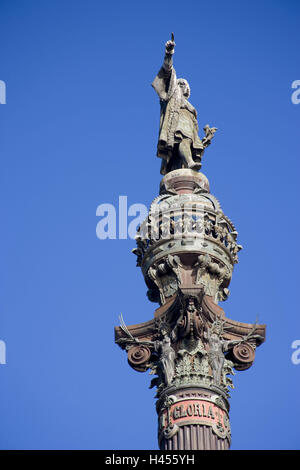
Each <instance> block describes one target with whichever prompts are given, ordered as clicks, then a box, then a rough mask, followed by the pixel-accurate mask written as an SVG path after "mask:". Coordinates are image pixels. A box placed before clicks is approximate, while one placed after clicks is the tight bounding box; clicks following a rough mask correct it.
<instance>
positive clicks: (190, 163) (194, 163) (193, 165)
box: [188, 161, 197, 170]
mask: <svg viewBox="0 0 300 470" xmlns="http://www.w3.org/2000/svg"><path fill="white" fill-rule="evenodd" d="M196 165H197V163H196V162H194V161H191V162H189V163H188V168H190V169H191V170H192V169H193V168H194V167H195V166H196Z"/></svg>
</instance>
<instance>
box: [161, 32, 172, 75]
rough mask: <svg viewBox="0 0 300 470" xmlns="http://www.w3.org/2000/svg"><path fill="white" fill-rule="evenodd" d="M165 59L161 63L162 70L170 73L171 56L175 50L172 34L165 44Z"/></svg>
mask: <svg viewBox="0 0 300 470" xmlns="http://www.w3.org/2000/svg"><path fill="white" fill-rule="evenodd" d="M165 46H166V49H165V57H164V62H163V69H164V70H165V71H166V72H167V73H170V72H171V70H172V67H173V54H174V50H175V42H174V34H173V33H172V39H170V40H169V41H167V42H166V45H165Z"/></svg>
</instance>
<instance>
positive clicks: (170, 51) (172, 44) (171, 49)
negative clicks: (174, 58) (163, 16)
mask: <svg viewBox="0 0 300 470" xmlns="http://www.w3.org/2000/svg"><path fill="white" fill-rule="evenodd" d="M174 48H175V41H174V34H173V33H172V39H170V40H169V41H167V42H166V53H167V54H174Z"/></svg>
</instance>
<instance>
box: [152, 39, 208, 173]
mask: <svg viewBox="0 0 300 470" xmlns="http://www.w3.org/2000/svg"><path fill="white" fill-rule="evenodd" d="M165 48H166V49H165V57H164V62H163V65H162V67H161V69H160V70H159V72H158V74H157V75H156V77H155V79H154V80H153V82H152V86H153V88H154V89H155V91H156V93H157V94H158V96H159V98H160V127H159V138H158V145H157V156H158V157H160V158H161V159H162V164H161V170H160V172H161V174H162V175H165V174H166V173H168V172H169V171H172V170H175V169H178V168H191V169H193V170H200V168H201V160H202V156H203V153H204V149H205V148H206V147H207V146H208V145H209V144H210V142H211V139H212V138H213V136H214V133H215V131H216V130H217V129H216V128H215V127H212V128H210V127H209V125H208V124H207V125H206V126H205V127H204V131H205V137H204V138H203V139H202V140H201V139H200V137H199V135H198V131H199V128H198V122H197V111H196V109H195V108H194V106H193V105H192V104H191V103H190V102H189V101H188V99H189V97H190V87H189V84H188V82H187V80H185V79H184V78H178V79H177V77H176V72H175V69H174V67H173V54H174V49H175V42H174V35H173V33H172V39H171V40H170V41H167V42H166V44H165Z"/></svg>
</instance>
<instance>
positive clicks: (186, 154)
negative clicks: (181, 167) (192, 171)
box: [178, 138, 197, 168]
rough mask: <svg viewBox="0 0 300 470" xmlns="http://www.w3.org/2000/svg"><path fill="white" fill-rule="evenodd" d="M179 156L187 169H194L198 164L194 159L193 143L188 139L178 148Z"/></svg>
mask: <svg viewBox="0 0 300 470" xmlns="http://www.w3.org/2000/svg"><path fill="white" fill-rule="evenodd" d="M178 154H179V157H180V158H181V159H182V161H183V162H184V163H185V165H186V167H187V168H193V167H194V166H196V165H197V164H196V163H195V162H194V160H193V157H192V141H191V139H188V138H183V139H182V141H181V142H180V144H179V147H178Z"/></svg>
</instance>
